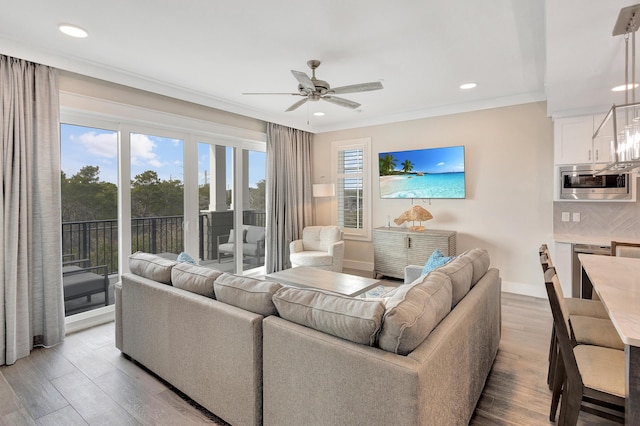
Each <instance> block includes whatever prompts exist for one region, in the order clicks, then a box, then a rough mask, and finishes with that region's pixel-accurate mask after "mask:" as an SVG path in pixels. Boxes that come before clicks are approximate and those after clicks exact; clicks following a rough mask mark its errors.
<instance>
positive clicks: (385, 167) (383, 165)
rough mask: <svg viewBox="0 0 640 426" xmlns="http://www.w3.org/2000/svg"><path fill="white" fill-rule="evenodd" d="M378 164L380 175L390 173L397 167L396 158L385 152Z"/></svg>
mask: <svg viewBox="0 0 640 426" xmlns="http://www.w3.org/2000/svg"><path fill="white" fill-rule="evenodd" d="M378 166H379V167H380V176H387V175H390V174H391V173H392V172H393V170H394V169H395V167H396V159H395V158H393V155H391V154H388V153H387V154H385V155H384V156H383V157H380V158H378Z"/></svg>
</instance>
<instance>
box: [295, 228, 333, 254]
mask: <svg viewBox="0 0 640 426" xmlns="http://www.w3.org/2000/svg"><path fill="white" fill-rule="evenodd" d="M341 240H342V231H341V230H340V228H339V227H337V226H307V227H306V228H304V229H303V230H302V244H303V246H304V249H305V251H306V250H309V251H325V252H326V251H329V246H330V245H331V244H333V243H337V242H338V241H341Z"/></svg>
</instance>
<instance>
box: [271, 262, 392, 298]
mask: <svg viewBox="0 0 640 426" xmlns="http://www.w3.org/2000/svg"><path fill="white" fill-rule="evenodd" d="M267 278H269V279H272V280H275V281H278V282H281V283H282V284H287V285H290V286H293V287H306V288H317V289H320V290H328V291H332V292H334V293H340V294H344V295H345V296H357V295H359V294H362V293H364V292H365V291H367V290H371V289H372V288H374V287H377V286H378V285H380V281H378V280H374V279H371V278H365V277H359V276H356V275H348V274H343V273H340V272H333V271H325V270H323V269H318V268H311V267H308V266H298V267H296V268H291V269H285V270H284V271H279V272H274V273H273V274H269V275H267Z"/></svg>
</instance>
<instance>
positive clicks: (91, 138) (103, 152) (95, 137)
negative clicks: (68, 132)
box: [70, 132, 118, 158]
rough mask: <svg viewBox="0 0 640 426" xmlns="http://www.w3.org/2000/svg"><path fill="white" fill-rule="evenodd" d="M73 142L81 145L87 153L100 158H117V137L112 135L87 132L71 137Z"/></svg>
mask: <svg viewBox="0 0 640 426" xmlns="http://www.w3.org/2000/svg"><path fill="white" fill-rule="evenodd" d="M70 139H71V140H72V141H73V142H79V143H80V144H82V145H83V146H84V147H85V148H86V149H87V151H89V153H91V154H93V155H95V156H97V157H101V158H116V157H117V156H118V135H117V133H116V132H113V133H98V132H87V133H82V134H81V135H79V136H75V135H72V136H71V138H70Z"/></svg>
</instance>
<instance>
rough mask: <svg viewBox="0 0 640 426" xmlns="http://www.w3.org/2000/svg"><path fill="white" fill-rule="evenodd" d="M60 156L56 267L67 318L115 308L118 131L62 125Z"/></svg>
mask: <svg viewBox="0 0 640 426" xmlns="http://www.w3.org/2000/svg"><path fill="white" fill-rule="evenodd" d="M105 127H108V126H105ZM60 155H61V179H60V185H61V188H60V189H61V201H62V203H61V206H62V211H61V214H62V259H61V261H62V271H63V285H64V300H65V303H64V306H65V315H66V316H69V315H73V314H77V313H81V312H85V311H88V310H93V309H96V308H99V307H102V306H106V305H110V304H113V303H114V300H113V284H114V283H115V281H117V274H118V131H117V130H115V129H108V128H106V129H105V128H98V127H88V126H77V125H73V124H66V123H62V124H61V125H60ZM105 284H106V285H105Z"/></svg>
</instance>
